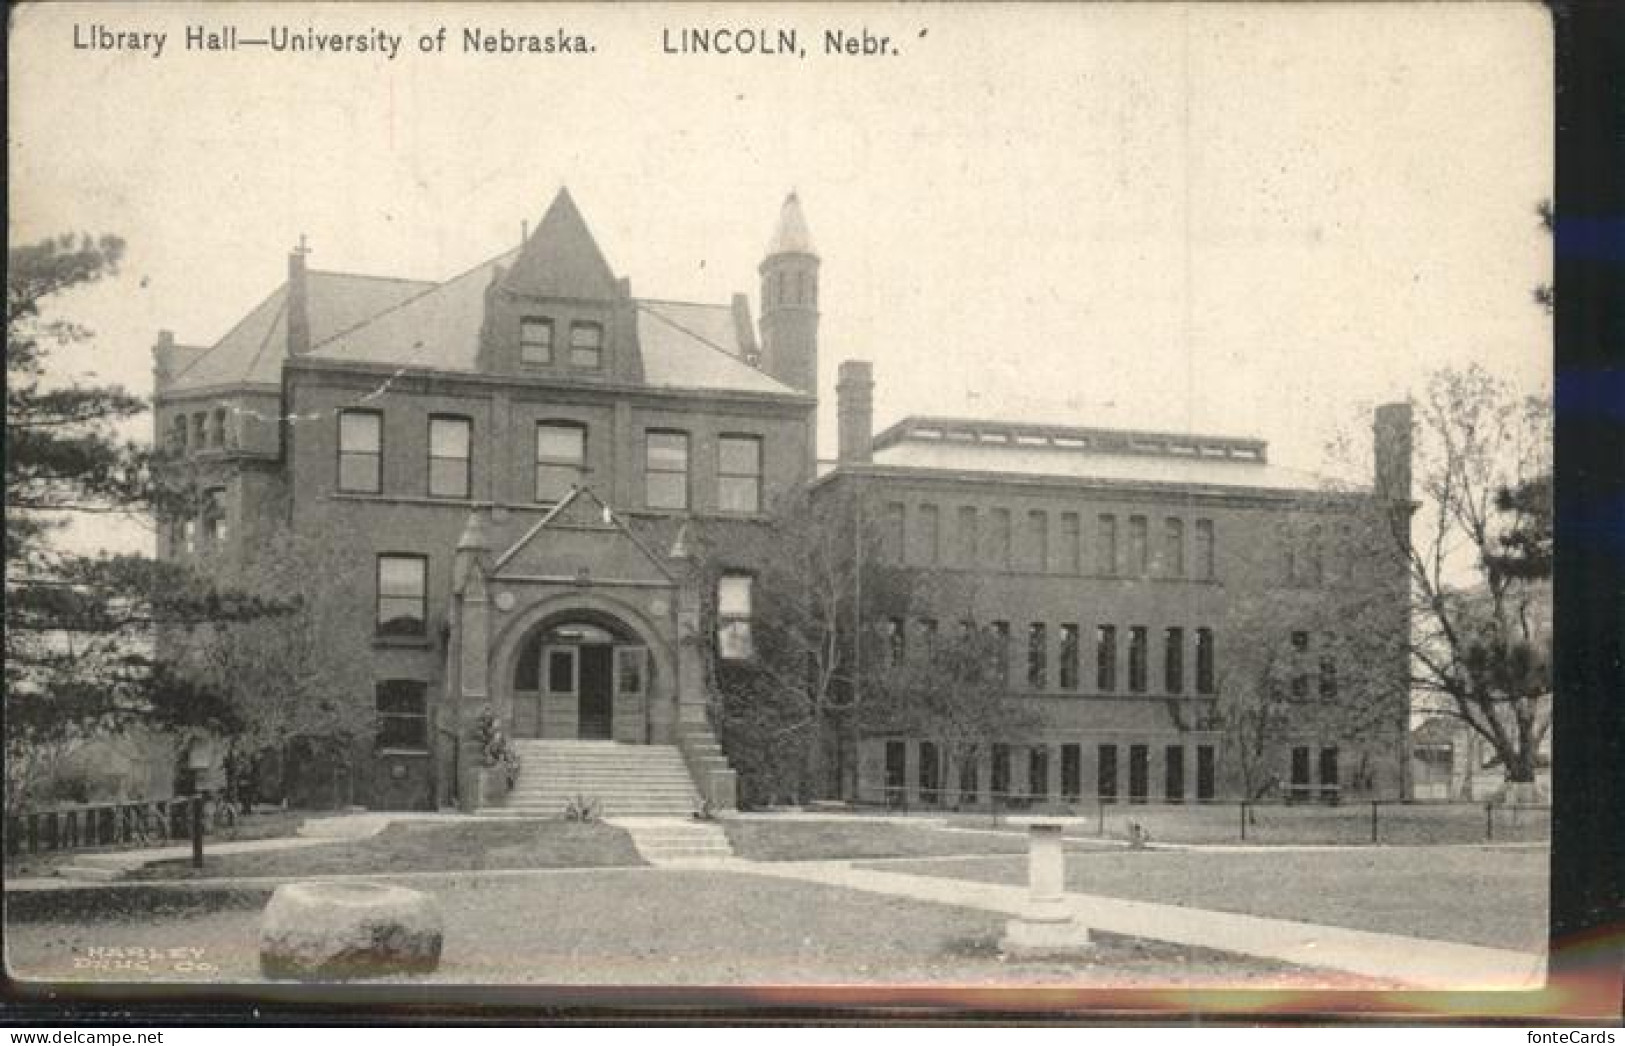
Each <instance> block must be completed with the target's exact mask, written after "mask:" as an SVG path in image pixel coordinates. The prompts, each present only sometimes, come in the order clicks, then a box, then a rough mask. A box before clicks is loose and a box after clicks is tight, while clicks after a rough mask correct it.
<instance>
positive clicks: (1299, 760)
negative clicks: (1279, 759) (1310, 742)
mask: <svg viewBox="0 0 1625 1046" xmlns="http://www.w3.org/2000/svg"><path fill="white" fill-rule="evenodd" d="M1291 781H1292V783H1291V785H1290V786H1289V787H1288V789H1287V798H1288V799H1307V798H1309V749H1308V748H1301V747H1300V748H1294V749H1293V750H1292V778H1291Z"/></svg>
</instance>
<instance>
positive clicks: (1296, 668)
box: [1292, 632, 1309, 697]
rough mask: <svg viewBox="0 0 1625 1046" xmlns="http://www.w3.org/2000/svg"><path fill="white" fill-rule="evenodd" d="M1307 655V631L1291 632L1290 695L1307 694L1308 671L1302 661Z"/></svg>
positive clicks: (1301, 695)
mask: <svg viewBox="0 0 1625 1046" xmlns="http://www.w3.org/2000/svg"><path fill="white" fill-rule="evenodd" d="M1308 656H1309V633H1308V632H1294V633H1292V696H1293V697H1308V696H1309V672H1308V670H1307V669H1306V668H1305V665H1304V662H1305V661H1306V659H1307V658H1308Z"/></svg>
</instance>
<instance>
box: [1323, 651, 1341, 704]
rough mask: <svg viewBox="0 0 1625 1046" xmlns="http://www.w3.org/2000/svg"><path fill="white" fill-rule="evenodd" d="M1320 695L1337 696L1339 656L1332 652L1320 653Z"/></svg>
mask: <svg viewBox="0 0 1625 1046" xmlns="http://www.w3.org/2000/svg"><path fill="white" fill-rule="evenodd" d="M1320 696H1321V697H1327V698H1331V697H1336V696H1337V658H1335V657H1333V656H1332V655H1331V654H1330V653H1322V654H1321V655H1320Z"/></svg>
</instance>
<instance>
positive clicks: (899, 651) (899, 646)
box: [880, 617, 908, 665]
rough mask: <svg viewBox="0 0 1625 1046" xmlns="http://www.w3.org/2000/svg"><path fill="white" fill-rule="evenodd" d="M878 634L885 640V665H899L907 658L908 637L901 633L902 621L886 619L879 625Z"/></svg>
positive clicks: (894, 618) (898, 618) (892, 618)
mask: <svg viewBox="0 0 1625 1046" xmlns="http://www.w3.org/2000/svg"><path fill="white" fill-rule="evenodd" d="M880 634H881V636H882V637H883V638H884V639H885V641H886V644H885V650H886V663H887V664H888V665H900V664H902V663H903V658H904V657H906V656H908V636H907V635H905V634H904V632H903V619H902V618H900V617H888V618H887V619H886V620H885V621H882V622H881V623H880Z"/></svg>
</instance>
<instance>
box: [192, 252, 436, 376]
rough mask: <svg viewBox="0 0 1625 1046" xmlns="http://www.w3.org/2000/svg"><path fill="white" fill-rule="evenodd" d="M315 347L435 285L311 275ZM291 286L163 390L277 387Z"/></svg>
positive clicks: (258, 308)
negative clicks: (255, 386)
mask: <svg viewBox="0 0 1625 1046" xmlns="http://www.w3.org/2000/svg"><path fill="white" fill-rule="evenodd" d="M306 281H307V282H306V286H307V288H308V291H307V294H308V297H309V302H310V305H309V310H310V334H311V341H312V343H313V344H319V343H320V342H321V341H323V340H326V339H329V338H332V337H335V336H337V335H338V334H339V333H340V332H342V331H344V330H347V329H349V328H352V327H355V326H358V325H359V324H362V323H364V322H365V321H366V320H368V319H370V318H371V317H374V316H376V315H378V314H379V313H381V312H383V311H385V310H387V309H389V308H392V307H393V306H395V305H397V304H399V303H400V302H402V301H404V300H407V299H409V298H411V297H412V296H413V295H416V294H419V293H422V291H423V290H424V289H426V288H430V287H433V286H434V285H433V284H431V283H424V282H421V281H419V280H400V279H391V278H388V277H382V276H358V275H355V274H353V273H342V272H320V271H312V272H310V273H308V274H307V275H306ZM287 304H288V285H287V284H286V283H284V284H283V285H282V286H280V287H278V288H277V289H276V290H274V291H272V292H271V294H270V296H269V297H267V298H266V299H265V300H264V301H262V302H260V303H259V304H258V305H256V306H255V307H254V308H253V309H252V310H250V312H249V313H248V315H247V316H244V317H243V318H242V319H241V320H240V321H238V323H237V325H236V326H235V327H233V328H232V329H231V330H230V331H228V332H227V333H226V335H225V337H223V338H221V339H220V340H219V341H217V342H215V343H214V344H213V345H212V346H210V347H209V348H207V349H205V350H203V352H202V353H201V354H199V355H197V356H196V357H195V358H194V359H193V360H192V361H191V362H190V363H188V364H187V365H185V366H183V367H180V368H177V370H176V373H175V376H174V377H173V378H172V379H171V381H170V382H169V384H168V385H166V386H165V387H164V389H163V390H162V391H163V392H164V393H165V394H168V393H171V392H188V391H191V390H193V389H205V388H212V387H215V386H219V385H237V384H245V383H246V384H263V385H275V384H277V383H278V382H280V381H281V380H282V361H283V360H284V359H286V358H287V354H288V309H287Z"/></svg>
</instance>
